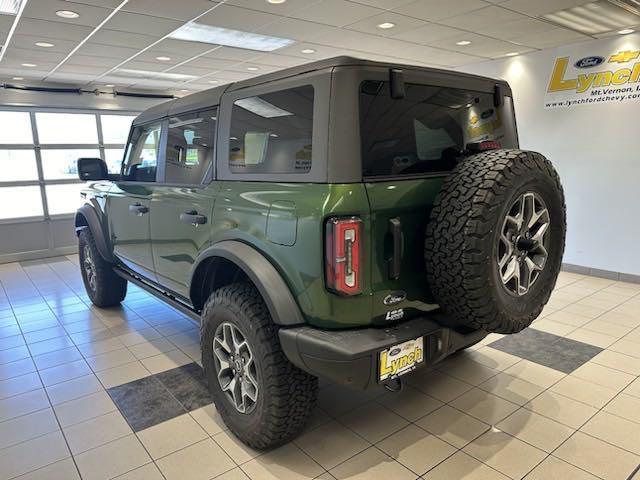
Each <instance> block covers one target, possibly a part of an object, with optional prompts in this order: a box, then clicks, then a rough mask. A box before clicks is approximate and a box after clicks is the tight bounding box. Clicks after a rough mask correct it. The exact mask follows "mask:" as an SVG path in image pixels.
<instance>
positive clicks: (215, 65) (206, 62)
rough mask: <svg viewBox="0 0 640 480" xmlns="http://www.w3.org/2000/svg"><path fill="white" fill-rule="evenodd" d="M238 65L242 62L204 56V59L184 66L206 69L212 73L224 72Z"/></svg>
mask: <svg viewBox="0 0 640 480" xmlns="http://www.w3.org/2000/svg"><path fill="white" fill-rule="evenodd" d="M238 63H240V62H238V61H236V60H223V59H218V58H211V57H208V56H203V57H198V58H195V59H193V60H191V61H190V62H188V63H186V64H185V65H183V66H184V67H197V68H205V69H207V70H209V71H212V70H224V69H227V68H229V67H231V66H233V65H237V64H238Z"/></svg>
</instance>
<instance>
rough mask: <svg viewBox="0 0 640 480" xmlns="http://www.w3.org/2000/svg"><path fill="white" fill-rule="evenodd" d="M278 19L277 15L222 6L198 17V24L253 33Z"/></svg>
mask: <svg viewBox="0 0 640 480" xmlns="http://www.w3.org/2000/svg"><path fill="white" fill-rule="evenodd" d="M279 18H280V17H279V16H278V15H272V14H269V13H265V12H258V11H256V10H249V9H247V8H240V7H234V6H232V5H226V4H223V5H220V6H219V7H218V8H216V9H215V10H213V11H212V12H209V13H207V14H206V15H203V16H202V17H200V18H199V19H198V23H204V24H206V25H213V26H217V27H224V28H231V29H235V30H242V31H245V32H253V31H255V30H258V29H259V28H260V27H263V26H265V25H267V24H269V23H273V22H276V21H278V20H279Z"/></svg>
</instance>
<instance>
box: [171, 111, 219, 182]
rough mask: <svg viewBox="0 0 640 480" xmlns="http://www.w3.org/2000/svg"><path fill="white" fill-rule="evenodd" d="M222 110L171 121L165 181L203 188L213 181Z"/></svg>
mask: <svg viewBox="0 0 640 480" xmlns="http://www.w3.org/2000/svg"><path fill="white" fill-rule="evenodd" d="M217 115H218V109H216V108H214V109H211V110H207V111H204V112H199V113H189V114H184V115H176V116H173V117H170V118H169V132H168V136H167V138H168V140H167V162H166V166H165V182H166V183H178V184H185V185H199V184H201V183H202V182H203V181H204V180H206V179H207V178H210V172H211V166H212V164H213V147H214V144H215V134H216V122H217V118H218V117H217Z"/></svg>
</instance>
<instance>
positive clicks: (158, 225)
mask: <svg viewBox="0 0 640 480" xmlns="http://www.w3.org/2000/svg"><path fill="white" fill-rule="evenodd" d="M216 123H217V109H216V108H212V109H208V110H205V111H202V112H196V113H189V114H180V115H172V116H171V118H170V119H169V123H168V128H167V132H168V133H167V148H166V155H165V162H164V164H163V166H164V168H163V169H162V170H163V183H162V184H160V185H157V186H154V187H153V195H152V197H151V208H150V211H151V216H150V221H151V245H152V251H153V262H154V265H155V269H156V276H157V280H158V283H160V284H161V285H163V286H165V287H167V288H168V289H170V290H172V291H173V292H175V293H177V294H178V295H180V296H182V297H184V298H185V299H188V298H189V284H190V280H191V270H192V267H193V264H194V263H195V260H196V258H197V257H198V254H199V253H200V252H201V251H202V250H204V249H205V248H206V247H208V246H209V243H210V241H211V222H212V218H211V217H212V215H213V205H214V201H215V197H216V194H217V192H218V190H219V184H218V183H217V182H212V181H211V180H212V166H213V155H214V149H215V148H214V146H215V131H216Z"/></svg>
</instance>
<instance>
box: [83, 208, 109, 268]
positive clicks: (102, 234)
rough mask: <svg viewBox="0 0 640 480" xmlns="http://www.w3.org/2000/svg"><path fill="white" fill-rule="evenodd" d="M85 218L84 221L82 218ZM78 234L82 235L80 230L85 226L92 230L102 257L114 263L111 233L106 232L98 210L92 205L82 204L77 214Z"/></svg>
mask: <svg viewBox="0 0 640 480" xmlns="http://www.w3.org/2000/svg"><path fill="white" fill-rule="evenodd" d="M83 218H84V221H83V220H82V219H83ZM75 226H76V235H80V232H81V231H82V230H84V229H85V228H89V230H91V234H92V235H93V238H94V240H95V241H96V246H97V247H98V251H99V252H100V255H101V256H102V258H104V259H105V260H106V261H107V262H110V263H113V254H112V251H111V242H110V241H109V235H108V234H107V233H106V228H105V227H104V226H103V224H102V222H100V218H99V217H98V212H96V209H95V208H93V207H92V206H91V205H89V204H88V203H87V204H84V205H83V206H81V207H80V208H79V209H78V211H77V212H76V215H75Z"/></svg>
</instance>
